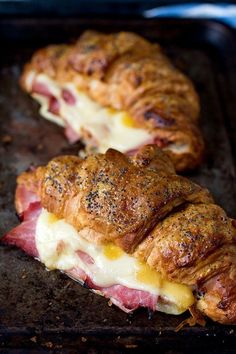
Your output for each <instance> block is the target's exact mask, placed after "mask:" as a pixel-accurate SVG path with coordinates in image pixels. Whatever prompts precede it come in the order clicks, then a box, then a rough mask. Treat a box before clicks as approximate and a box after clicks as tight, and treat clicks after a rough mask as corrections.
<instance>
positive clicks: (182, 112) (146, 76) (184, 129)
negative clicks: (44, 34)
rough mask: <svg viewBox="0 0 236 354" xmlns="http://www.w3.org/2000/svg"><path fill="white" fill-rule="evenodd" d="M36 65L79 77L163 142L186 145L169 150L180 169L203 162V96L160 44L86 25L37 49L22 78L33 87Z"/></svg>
mask: <svg viewBox="0 0 236 354" xmlns="http://www.w3.org/2000/svg"><path fill="white" fill-rule="evenodd" d="M32 70H33V71H35V72H37V73H45V74H47V75H48V76H49V77H51V78H52V79H54V80H56V81H57V82H59V83H61V84H63V83H65V82H73V83H74V84H75V85H76V86H77V87H78V88H79V89H81V90H83V91H84V92H86V93H87V94H88V95H89V96H90V97H91V98H92V99H94V100H95V101H97V102H98V103H100V104H101V105H103V106H108V107H112V108H114V109H117V110H123V111H127V112H128V113H129V114H130V115H131V116H132V117H133V118H134V119H135V121H136V125H137V126H139V127H142V128H145V129H148V130H149V131H150V132H151V133H152V135H153V136H154V137H156V141H155V143H157V145H158V146H159V147H161V148H162V147H164V148H165V147H166V144H169V145H170V144H177V147H178V148H179V147H181V146H182V147H183V146H185V145H186V151H176V150H174V149H170V151H169V156H170V157H171V159H172V161H173V162H174V165H175V168H176V169H177V170H184V169H188V168H194V167H196V166H197V165H198V164H199V163H200V161H201V157H202V152H203V139H202V136H201V134H200V131H199V129H198V126H197V119H198V115H199V99H198V96H197V94H196V92H195V90H194V87H193V85H192V83H191V82H190V80H189V79H188V78H187V77H186V76H185V75H183V74H182V73H180V72H179V71H178V70H177V69H176V68H174V67H173V66H172V64H171V63H170V61H169V59H168V58H167V57H166V56H165V55H164V54H163V53H162V51H161V49H160V47H159V46H158V45H157V44H151V43H150V42H148V41H146V40H145V39H144V38H142V37H140V36H138V35H136V34H134V33H128V32H120V33H116V34H109V35H107V34H102V33H98V32H93V31H86V32H85V33H84V34H82V35H81V37H80V38H79V39H78V41H77V42H76V44H75V45H70V46H69V45H68V46H65V45H61V46H60V45H59V46H49V47H47V48H44V49H41V50H39V51H38V52H36V53H35V54H34V56H33V58H32V60H31V62H30V63H29V64H27V65H26V66H25V70H24V73H23V75H22V78H21V85H22V87H23V88H24V89H25V90H27V91H29V92H30V91H31V88H30V87H28V85H27V75H28V74H29V73H30V72H31V71H32Z"/></svg>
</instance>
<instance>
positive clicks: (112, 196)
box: [40, 149, 210, 252]
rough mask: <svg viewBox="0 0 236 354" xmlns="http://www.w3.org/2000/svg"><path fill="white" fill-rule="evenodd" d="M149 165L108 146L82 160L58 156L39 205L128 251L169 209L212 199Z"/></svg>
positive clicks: (47, 175) (44, 182) (46, 175)
mask: <svg viewBox="0 0 236 354" xmlns="http://www.w3.org/2000/svg"><path fill="white" fill-rule="evenodd" d="M151 166H152V165H151ZM151 166H150V167H148V166H147V167H146V168H143V167H142V166H141V167H140V166H138V165H137V159H136V160H135V163H132V162H131V160H129V159H128V158H127V157H125V156H124V155H123V154H121V153H119V152H118V151H115V150H112V149H109V150H108V151H107V152H106V154H104V155H102V154H99V155H90V156H89V157H87V158H86V159H85V160H83V161H81V160H80V159H79V158H77V157H73V158H71V157H70V156H68V157H58V158H56V159H54V160H52V161H51V162H49V164H48V165H47V167H46V169H45V170H44V172H43V179H42V184H41V186H42V187H41V191H40V196H41V201H42V205H43V206H45V207H46V208H47V210H49V211H50V212H53V213H55V214H56V215H57V216H58V217H60V218H65V219H66V220H67V221H68V222H70V223H71V224H73V225H74V226H75V227H76V228H77V229H78V230H81V229H83V228H84V227H89V228H91V229H93V230H95V231H96V232H98V233H99V234H101V233H103V239H102V242H106V241H113V242H115V243H116V244H118V245H119V246H121V247H122V248H123V249H124V250H125V251H126V252H132V251H133V250H134V249H135V247H136V246H137V245H138V244H139V243H140V241H141V240H142V239H143V238H144V237H145V236H146V235H147V234H148V233H149V231H150V230H151V229H152V228H153V227H154V225H155V224H156V223H157V221H158V220H160V219H162V218H163V217H165V215H166V214H167V213H169V212H170V211H171V210H172V209H173V208H175V207H176V206H178V205H180V204H182V203H183V202H185V201H193V202H201V201H205V200H207V201H209V199H210V198H209V195H208V193H207V192H206V191H205V190H204V191H203V190H202V188H200V187H199V186H197V185H196V184H194V183H192V182H190V181H188V180H187V179H186V178H184V177H179V176H177V175H175V174H173V173H172V174H168V173H158V170H156V169H155V168H153V167H151ZM167 166H168V165H167ZM168 168H169V166H168ZM75 210H76V212H75ZM104 230H105V232H104Z"/></svg>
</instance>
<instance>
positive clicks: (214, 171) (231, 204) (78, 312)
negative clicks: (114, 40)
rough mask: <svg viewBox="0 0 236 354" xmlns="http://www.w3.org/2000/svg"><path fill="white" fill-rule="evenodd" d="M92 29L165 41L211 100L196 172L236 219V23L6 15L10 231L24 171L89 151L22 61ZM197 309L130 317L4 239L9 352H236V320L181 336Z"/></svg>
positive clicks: (0, 85) (2, 287)
mask: <svg viewBox="0 0 236 354" xmlns="http://www.w3.org/2000/svg"><path fill="white" fill-rule="evenodd" d="M87 28H90V29H98V30H104V31H107V32H111V31H118V30H131V31H136V32H138V33H140V34H142V35H145V36H146V37H147V38H149V39H151V40H153V41H157V42H160V43H161V44H162V45H163V47H164V49H165V51H166V53H167V54H168V55H169V56H170V57H171V58H172V60H173V61H174V63H175V64H176V65H177V67H179V68H180V69H181V70H182V71H184V72H185V73H186V74H187V75H188V76H189V77H190V78H191V79H192V80H193V82H194V84H195V86H196V89H197V91H198V93H199V94H200V98H201V107H202V111H201V128H202V130H203V134H204V139H205V142H206V156H205V161H204V163H203V164H202V166H201V167H200V168H199V169H198V170H196V171H194V172H192V173H190V174H187V176H189V177H190V178H191V179H193V180H195V181H197V182H198V183H200V184H202V185H203V186H205V187H207V188H209V189H210V190H211V192H212V193H213V195H214V197H215V199H216V201H217V203H218V204H220V205H221V206H222V207H223V208H225V210H226V211H227V212H228V214H229V215H230V216H236V203H235V200H236V198H235V197H236V188H235V160H234V157H233V153H232V151H233V150H232V148H233V144H234V137H235V131H234V124H235V123H234V110H235V111H236V100H234V95H235V94H234V92H235V91H234V82H236V81H234V78H235V69H234V65H235V63H234V59H233V57H234V58H236V56H234V54H235V42H234V37H233V35H232V33H231V32H230V30H229V29H228V28H227V27H225V26H223V25H221V24H217V23H212V22H205V21H187V20H183V21H182V20H179V21H177V20H162V21H161V20H151V21H147V20H134V19H129V20H119V21H118V20H109V19H104V20H96V19H81V20H78V19H54V20H52V19H50V20H47V19H40V20H34V19H14V20H10V19H9V20H0V35H1V41H2V48H4V50H3V51H2V53H1V57H0V235H3V234H4V233H6V232H7V230H10V229H11V228H12V227H13V226H14V225H16V224H17V223H18V220H17V217H16V215H15V211H14V189H15V179H16V176H17V175H18V174H19V173H20V172H22V171H23V170H25V169H27V168H28V167H29V165H31V164H34V165H39V164H43V163H46V162H47V161H48V160H49V159H50V158H52V157H54V156H57V155H59V154H65V153H66V154H68V153H76V152H77V151H78V148H80V144H75V145H71V146H70V145H69V144H68V143H67V141H66V139H65V138H64V135H63V131H62V129H61V128H60V127H57V126H55V125H53V124H52V123H50V122H48V121H45V120H44V119H42V118H40V116H39V114H38V104H37V103H36V102H34V101H32V99H31V98H30V97H28V96H27V95H26V94H25V93H24V92H22V91H21V89H20V88H19V86H18V79H19V76H20V73H21V70H22V66H23V64H24V63H25V61H27V60H28V59H29V58H30V56H31V54H32V53H33V52H34V50H35V49H36V48H39V47H40V46H43V45H45V44H50V43H60V42H63V41H68V40H73V39H74V38H76V37H77V36H78V35H79V34H80V33H81V31H82V30H84V29H87ZM229 53H230V55H229ZM187 316H188V315H187V314H184V315H181V316H177V317H175V316H170V315H165V314H161V313H155V314H150V313H148V311H147V310H145V309H140V310H138V311H136V312H135V313H134V314H133V315H131V316H130V315H127V314H125V313H123V312H122V311H120V310H119V309H117V308H115V307H114V306H113V307H111V308H110V307H109V306H108V305H107V300H105V299H104V298H102V297H99V296H97V295H94V294H92V293H90V292H89V291H88V290H87V289H84V288H82V287H81V286H80V285H78V284H77V283H75V282H73V281H72V280H70V279H68V278H67V277H66V276H64V275H63V274H61V273H60V272H58V271H53V272H47V271H46V270H45V269H44V267H43V266H42V265H41V264H40V263H39V262H37V261H35V260H33V259H31V258H30V257H28V256H27V255H25V254H23V252H21V251H20V250H17V249H15V248H14V247H6V246H3V245H0V348H5V349H4V350H6V348H24V349H23V350H26V349H27V348H28V349H29V348H39V347H40V348H41V349H42V348H44V349H45V350H47V351H51V350H62V349H63V348H67V349H68V348H78V347H79V348H80V350H81V351H82V350H85V351H86V350H87V348H90V349H91V348H93V350H94V351H93V352H94V353H96V352H101V350H104V348H105V349H106V350H107V351H108V350H111V352H112V353H113V352H117V353H118V352H123V351H124V350H125V351H137V350H142V348H145V350H146V349H148V348H149V349H150V350H151V349H152V348H154V347H158V348H159V351H160V352H162V351H161V350H163V352H164V351H165V350H169V353H170V350H173V349H174V348H175V349H176V348H178V350H179V351H178V353H182V352H185V350H187V351H188V350H189V348H191V352H192V353H194V350H196V353H197V352H198V350H199V348H200V347H201V352H202V351H204V348H205V349H206V350H207V351H208V352H209V348H211V350H213V349H214V348H215V349H214V350H219V348H222V350H221V353H223V350H224V351H227V352H231V350H234V343H235V339H236V331H235V328H234V327H233V326H222V325H218V324H214V323H213V322H211V321H207V325H206V327H205V328H201V327H193V328H190V327H186V328H184V329H182V330H181V331H180V332H178V333H176V332H175V328H176V326H177V325H178V324H179V323H180V322H181V320H183V319H184V318H186V317H187ZM193 348H194V349H193ZM0 350H1V349H0ZM68 350H69V349H68Z"/></svg>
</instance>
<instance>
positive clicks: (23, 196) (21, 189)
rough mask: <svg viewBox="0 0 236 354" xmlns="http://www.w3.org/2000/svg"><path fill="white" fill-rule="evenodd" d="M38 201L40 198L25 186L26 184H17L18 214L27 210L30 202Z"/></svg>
mask: <svg viewBox="0 0 236 354" xmlns="http://www.w3.org/2000/svg"><path fill="white" fill-rule="evenodd" d="M39 201H40V199H39V197H38V196H37V194H35V193H34V192H32V191H31V190H30V189H29V188H27V186H26V185H24V184H18V186H17V188H16V208H17V212H18V213H19V214H21V213H22V212H23V211H24V210H27V209H28V207H29V206H30V204H31V203H35V202H39Z"/></svg>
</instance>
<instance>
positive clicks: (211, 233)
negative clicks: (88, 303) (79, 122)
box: [2, 145, 236, 324]
mask: <svg viewBox="0 0 236 354" xmlns="http://www.w3.org/2000/svg"><path fill="white" fill-rule="evenodd" d="M15 204H16V210H17V213H18V214H19V215H20V217H21V219H22V223H21V224H20V225H19V226H17V227H16V228H14V229H13V230H12V231H11V232H9V233H8V234H7V235H5V236H4V237H3V239H2V240H3V242H5V243H7V244H12V245H16V246H18V247H20V248H21V249H23V250H24V251H25V252H26V253H28V254H30V255H31V256H33V257H35V258H37V259H38V260H40V261H41V262H42V263H44V264H45V266H46V267H47V268H48V269H60V270H62V271H63V272H64V273H65V274H67V275H68V276H70V277H72V278H73V279H75V280H77V281H79V282H81V283H82V284H86V285H87V286H88V287H89V288H90V289H92V290H93V291H94V292H96V293H98V294H100V295H103V296H105V297H106V298H109V299H110V302H112V303H113V304H115V305H117V306H118V307H120V308H121V309H122V310H124V311H126V312H129V311H133V310H135V309H136V308H138V307H147V308H150V309H152V310H158V311H163V312H166V313H170V314H180V313H182V312H184V311H186V310H187V309H190V310H191V309H193V308H195V311H197V312H198V313H202V314H203V315H206V316H209V317H210V318H211V319H213V320H214V321H218V322H220V323H224V324H236V222H235V220H232V219H230V218H228V217H227V216H226V214H225V212H224V211H223V210H222V209H221V208H220V207H219V206H217V205H215V204H214V201H213V199H212V197H211V195H210V194H209V192H208V191H207V190H206V189H203V188H202V187H200V186H199V185H197V184H195V183H193V182H191V181H190V180H188V179H187V178H185V177H181V176H178V175H176V174H175V170H174V168H173V164H172V163H171V161H170V159H169V158H168V156H167V155H166V154H164V153H163V152H162V151H161V150H160V149H158V148H157V147H156V146H155V145H148V146H146V147H143V148H141V149H140V150H138V151H137V153H136V154H135V155H134V156H132V157H127V156H125V155H123V154H122V153H120V152H118V151H116V150H113V149H109V150H108V151H107V152H106V153H105V154H93V155H90V156H88V157H87V158H85V159H81V158H80V157H77V156H60V157H57V158H54V159H53V160H52V161H50V162H49V163H48V165H47V166H44V167H38V168H37V169H35V170H32V171H29V172H24V173H22V174H21V175H20V176H19V177H18V180H17V189H16V199H15Z"/></svg>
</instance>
